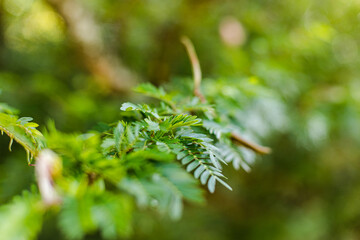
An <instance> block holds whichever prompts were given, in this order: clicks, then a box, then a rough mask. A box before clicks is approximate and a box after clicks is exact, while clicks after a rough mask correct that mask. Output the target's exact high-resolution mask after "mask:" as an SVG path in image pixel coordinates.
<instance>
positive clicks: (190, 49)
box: [181, 36, 206, 103]
mask: <svg viewBox="0 0 360 240" xmlns="http://www.w3.org/2000/svg"><path fill="white" fill-rule="evenodd" d="M181 43H182V44H184V46H185V49H186V51H187V53H188V55H189V59H190V62H191V66H192V70H193V77H194V95H195V96H197V97H198V98H199V99H200V101H201V102H202V103H205V102H206V98H205V97H204V95H203V94H202V93H201V90H200V85H201V68H200V62H199V59H198V57H197V55H196V51H195V48H194V45H193V44H192V42H191V40H190V39H189V38H188V37H185V36H183V37H182V38H181Z"/></svg>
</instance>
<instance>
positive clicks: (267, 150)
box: [231, 132, 271, 154]
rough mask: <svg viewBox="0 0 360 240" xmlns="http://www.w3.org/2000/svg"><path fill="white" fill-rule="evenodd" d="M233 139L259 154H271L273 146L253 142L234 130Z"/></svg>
mask: <svg viewBox="0 0 360 240" xmlns="http://www.w3.org/2000/svg"><path fill="white" fill-rule="evenodd" d="M231 140H232V141H233V142H235V143H237V144H240V145H242V146H244V147H246V148H249V149H251V150H253V151H254V152H256V153H259V154H269V153H270V152H271V148H268V147H263V146H260V145H258V144H256V143H252V142H250V141H249V140H246V139H244V138H242V137H241V136H239V135H238V134H236V133H234V132H232V133H231Z"/></svg>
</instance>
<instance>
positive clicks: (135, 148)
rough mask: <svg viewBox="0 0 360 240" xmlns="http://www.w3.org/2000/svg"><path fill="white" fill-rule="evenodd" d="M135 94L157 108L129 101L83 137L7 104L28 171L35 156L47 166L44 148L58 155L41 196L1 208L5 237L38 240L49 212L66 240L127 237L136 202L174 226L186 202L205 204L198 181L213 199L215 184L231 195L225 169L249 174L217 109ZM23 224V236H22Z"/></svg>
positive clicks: (187, 99) (147, 89) (157, 91)
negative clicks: (41, 125) (116, 116)
mask: <svg viewBox="0 0 360 240" xmlns="http://www.w3.org/2000/svg"><path fill="white" fill-rule="evenodd" d="M136 91H137V92H139V93H142V94H144V95H146V96H149V97H152V98H155V99H157V100H158V104H157V105H156V106H150V105H148V104H134V103H129V102H127V103H124V104H122V106H121V109H120V110H121V111H122V115H121V120H119V121H118V122H115V123H112V124H101V125H99V127H98V128H99V129H98V130H92V131H89V132H87V133H85V134H69V133H62V132H59V131H58V130H57V129H56V128H55V124H54V123H53V122H49V123H48V126H47V129H46V131H45V132H44V136H43V135H42V134H41V133H40V132H39V131H38V130H37V129H36V127H38V125H37V124H36V123H33V122H31V120H32V119H31V118H27V117H25V118H24V117H23V118H18V117H16V116H15V115H14V110H13V109H12V108H10V107H8V106H7V105H5V104H2V106H3V107H2V113H1V115H0V117H1V118H0V120H1V121H0V128H1V130H2V131H3V132H4V133H6V134H7V135H8V136H9V137H10V139H11V140H10V146H9V148H10V149H11V144H12V142H13V139H14V140H15V141H16V142H18V143H19V144H21V145H22V146H23V147H24V149H25V150H26V152H27V153H28V155H29V157H28V163H29V165H30V164H31V161H32V158H33V156H35V157H36V158H37V160H36V161H35V164H34V165H35V168H37V169H38V168H39V169H40V166H39V165H41V164H42V163H41V162H40V161H44V160H43V159H42V155H41V154H45V155H46V153H44V150H43V149H45V148H47V149H51V150H52V151H54V152H55V153H56V154H57V155H58V156H59V158H58V157H56V159H55V160H54V161H56V165H54V166H53V165H50V167H49V168H48V169H46V171H50V173H51V174H50V176H49V179H45V180H44V179H42V178H41V176H40V175H41V174H43V173H41V172H40V173H38V174H37V183H38V186H39V188H40V192H39V191H38V190H37V189H36V188H33V190H32V191H31V192H28V191H26V192H24V193H23V196H22V197H21V198H20V197H16V198H15V199H14V200H13V201H12V203H9V204H8V205H5V206H3V207H2V210H1V213H0V214H1V215H2V217H1V219H4V220H5V219H6V221H7V224H2V225H1V227H0V229H1V232H2V234H3V236H6V238H7V239H17V238H19V239H23V238H26V239H30V238H34V237H35V236H36V235H37V234H38V232H39V231H40V229H41V225H42V223H41V222H42V219H43V218H44V215H45V214H46V213H47V212H51V213H53V214H56V216H57V218H58V225H59V227H60V229H61V230H62V231H63V233H64V235H65V236H67V238H69V239H79V238H83V237H84V236H86V235H87V234H96V233H99V234H101V236H102V237H103V238H105V239H113V238H116V237H119V236H123V237H124V236H129V235H130V234H131V231H132V227H131V221H132V212H133V209H134V203H136V205H137V207H139V208H140V209H141V208H145V209H154V210H157V211H158V212H159V213H160V214H161V215H166V216H168V217H170V218H171V219H173V220H176V219H179V218H180V217H181V214H182V209H183V201H188V202H192V203H203V202H204V190H203V189H202V188H201V187H200V184H199V183H201V184H202V185H206V186H207V189H208V190H209V192H211V193H213V192H214V191H215V186H216V183H219V184H220V185H223V186H224V187H226V188H228V189H229V190H232V189H231V187H230V186H229V185H228V184H227V183H226V177H225V176H224V175H223V173H222V170H223V166H224V165H228V164H229V163H231V164H232V165H233V166H234V168H235V169H239V168H240V167H242V168H243V169H245V170H247V171H248V170H249V169H250V167H249V163H248V162H247V160H246V159H245V158H244V154H243V152H244V151H246V150H244V148H242V147H240V146H238V145H237V144H236V142H234V141H233V139H232V131H234V130H235V129H231V128H230V127H228V126H226V125H224V123H222V121H221V119H220V116H219V113H218V112H217V111H216V110H215V108H214V105H211V104H208V103H201V102H200V101H199V98H198V97H191V96H183V95H181V94H168V93H166V92H165V91H164V90H163V89H162V88H156V87H154V86H153V85H151V84H143V85H140V86H139V87H137V88H136ZM222 117H224V116H222ZM47 157H51V156H47ZM52 158H54V157H52ZM37 171H42V170H37ZM197 179H198V180H197ZM41 181H49V182H50V185H51V187H52V188H54V189H55V191H56V193H57V194H58V195H59V196H60V202H50V203H47V202H46V199H44V198H45V196H44V195H46V192H44V191H46V190H44V191H42V190H43V189H41V187H42V186H41V184H42V182H41ZM41 198H43V199H41ZM15 208H18V210H16V211H14V210H13V209H15ZM27 219H30V220H29V221H30V222H29V223H28V222H27ZM18 226H22V227H23V228H24V231H17V228H18Z"/></svg>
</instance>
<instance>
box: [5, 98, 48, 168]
mask: <svg viewBox="0 0 360 240" xmlns="http://www.w3.org/2000/svg"><path fill="white" fill-rule="evenodd" d="M14 112H16V110H15V109H14V108H11V107H9V106H8V105H7V104H0V131H1V134H3V133H4V132H5V133H6V134H7V135H8V136H9V137H10V143H9V150H10V151H11V146H12V143H13V140H15V141H16V142H17V143H19V144H20V145H21V146H23V147H24V149H25V151H26V153H27V161H28V164H30V163H31V160H32V159H33V156H36V155H37V153H38V151H39V150H40V149H42V148H43V147H44V140H43V136H42V134H41V132H40V131H38V130H37V129H36V127H38V126H39V125H38V124H37V123H34V122H31V121H32V120H33V119H32V118H31V117H22V118H18V117H17V116H15V115H12V113H14Z"/></svg>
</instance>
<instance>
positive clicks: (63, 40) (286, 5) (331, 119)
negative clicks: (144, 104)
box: [0, 0, 360, 240]
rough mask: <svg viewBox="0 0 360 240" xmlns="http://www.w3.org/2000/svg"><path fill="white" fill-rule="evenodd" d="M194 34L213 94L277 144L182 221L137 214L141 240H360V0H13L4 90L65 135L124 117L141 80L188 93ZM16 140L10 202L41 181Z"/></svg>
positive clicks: (3, 170)
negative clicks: (185, 41)
mask: <svg viewBox="0 0 360 240" xmlns="http://www.w3.org/2000/svg"><path fill="white" fill-rule="evenodd" d="M182 35H186V36H188V37H189V38H190V39H191V40H192V41H193V43H194V45H195V48H196V50H197V52H198V56H199V59H200V63H201V66H202V71H203V76H204V80H203V86H202V87H203V92H204V94H205V95H207V96H208V98H209V99H212V100H213V101H215V102H217V103H218V104H222V105H223V106H224V111H227V112H228V113H231V114H233V115H234V116H235V117H236V119H238V120H239V121H240V122H242V124H243V126H244V131H248V132H249V134H250V133H251V134H253V136H254V137H255V138H256V139H259V140H261V142H262V143H264V144H267V145H269V146H270V147H272V149H273V152H272V154H271V155H268V156H263V157H257V158H256V160H255V162H254V164H253V166H252V171H251V172H250V173H246V172H244V171H242V170H240V171H235V170H231V168H228V169H227V170H226V171H227V174H226V175H229V176H230V177H229V180H228V182H229V183H230V185H231V186H232V187H233V189H234V191H233V192H229V191H227V190H226V189H223V188H220V187H219V188H218V189H217V192H216V193H215V194H213V195H211V194H208V195H207V199H208V202H207V204H206V205H204V206H194V205H188V206H186V208H185V212H184V216H183V218H182V219H181V220H180V221H176V222H172V221H169V219H166V218H163V217H160V216H157V215H156V214H154V213H152V212H144V211H142V212H138V213H137V215H136V218H135V221H134V225H135V231H134V235H133V239H206V240H212V239H214V240H215V239H222V240H225V239H246V240H247V239H249V240H255V239H261V240H263V239H284V240H292V239H294V240H297V239H299V240H300V239H307V240H315V239H344V240H353V239H360V122H359V120H360V67H359V63H360V61H359V60H360V58H359V43H360V1H359V0H318V1H311V0H303V1H290V0H197V1H190V0H172V1H162V0H48V1H45V0H0V89H1V94H0V100H1V101H2V102H7V103H9V104H10V105H12V106H13V107H15V108H17V109H19V110H20V111H21V115H22V116H32V117H34V121H36V122H38V123H40V125H41V126H45V125H46V123H47V121H48V120H49V119H53V120H54V121H55V123H56V126H57V127H58V128H59V129H60V130H62V131H65V132H74V131H75V132H84V131H87V130H89V129H92V128H94V127H96V125H97V124H98V123H99V122H107V123H108V122H113V121H116V119H117V117H118V116H119V107H120V106H121V104H122V103H123V102H124V101H132V100H134V101H136V100H139V96H137V95H134V94H132V93H131V91H130V88H131V86H134V85H136V83H138V82H145V81H148V82H151V83H153V84H155V85H162V86H165V88H167V89H169V90H171V89H176V90H179V89H183V91H186V89H187V86H189V84H191V80H190V79H191V66H190V64H189V61H188V57H187V55H186V52H185V50H184V48H183V46H182V45H181V43H180V41H179V39H180V37H181V36H182ZM146 101H149V99H146ZM7 144H8V138H7V137H5V136H4V137H0V203H1V204H2V203H5V202H7V201H9V200H10V199H11V198H12V197H13V196H14V195H17V194H19V193H21V191H22V190H23V189H26V188H29V187H30V183H31V180H32V179H33V178H34V176H33V169H31V168H29V167H28V166H27V165H26V161H25V158H26V154H25V152H24V151H23V150H22V149H21V148H20V147H18V146H15V145H14V147H13V148H14V149H13V152H12V153H11V154H10V153H9V152H8V150H7ZM57 232H58V229H57V226H56V225H55V224H54V223H52V221H51V219H50V220H49V221H47V223H46V224H45V226H44V229H43V230H42V233H41V236H40V239H56V238H58V239H62V238H63V237H62V236H61V234H54V233H57ZM0 234H1V233H0Z"/></svg>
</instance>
